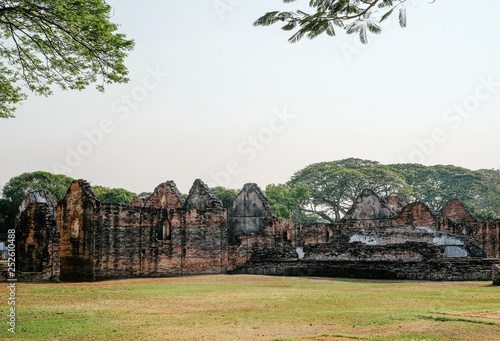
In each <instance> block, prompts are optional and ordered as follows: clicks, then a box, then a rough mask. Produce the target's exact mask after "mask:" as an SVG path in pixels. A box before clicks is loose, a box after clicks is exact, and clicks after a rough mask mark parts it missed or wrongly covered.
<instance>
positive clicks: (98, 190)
mask: <svg viewBox="0 0 500 341" xmlns="http://www.w3.org/2000/svg"><path fill="white" fill-rule="evenodd" d="M92 192H94V194H95V196H96V197H97V199H98V200H100V201H102V202H110V203H114V204H124V205H128V204H130V203H131V202H132V200H133V199H134V198H135V197H136V196H137V195H136V194H135V193H133V192H130V191H127V190H126V189H123V188H109V187H104V186H93V187H92Z"/></svg>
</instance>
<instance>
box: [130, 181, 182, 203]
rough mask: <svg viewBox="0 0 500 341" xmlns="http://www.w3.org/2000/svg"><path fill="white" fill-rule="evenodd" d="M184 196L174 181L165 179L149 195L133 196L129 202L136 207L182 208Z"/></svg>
mask: <svg viewBox="0 0 500 341" xmlns="http://www.w3.org/2000/svg"><path fill="white" fill-rule="evenodd" d="M184 201H185V200H184V198H183V197H182V194H181V192H179V190H178V189H177V186H176V185H175V182H173V181H166V182H164V183H161V184H159V185H158V186H156V188H155V189H154V191H153V194H151V195H150V196H149V197H135V198H134V199H133V200H132V202H131V203H130V205H131V206H136V207H155V208H170V209H174V208H182V207H183V206H184Z"/></svg>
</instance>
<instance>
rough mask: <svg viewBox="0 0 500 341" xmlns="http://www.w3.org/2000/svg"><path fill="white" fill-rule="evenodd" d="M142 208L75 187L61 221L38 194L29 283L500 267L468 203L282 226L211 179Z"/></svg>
mask: <svg viewBox="0 0 500 341" xmlns="http://www.w3.org/2000/svg"><path fill="white" fill-rule="evenodd" d="M134 202H135V203H134V204H133V205H119V204H110V203H102V202H99V201H98V200H97V199H96V198H95V196H94V194H93V193H92V191H91V189H90V186H89V185H88V183H86V182H85V181H83V180H78V181H75V182H73V184H72V185H71V186H70V188H69V189H68V192H67V194H66V197H65V198H64V199H63V200H62V201H61V202H60V203H59V204H58V206H57V216H56V213H55V209H54V205H55V203H54V202H53V201H51V200H49V199H44V198H43V195H38V196H36V195H31V197H28V198H27V199H26V202H25V204H24V207H23V212H22V213H21V216H20V219H19V225H18V229H17V235H18V240H19V246H18V247H19V250H21V252H22V256H23V260H22V261H21V263H19V264H20V266H21V267H22V268H23V269H24V270H25V273H26V276H25V277H24V278H25V279H29V278H32V279H33V280H50V279H57V276H59V277H60V278H61V280H67V281H82V280H95V279H108V278H125V277H157V276H179V275H196V274H218V273H228V272H229V273H234V272H239V273H261V274H280V275H284V274H286V275H314V276H347V277H365V278H401V279H403V278H404V279H429V280H445V279H447V280H465V279H476V280H479V279H491V278H492V277H491V276H492V264H493V263H492V262H496V263H500V262H499V261H498V260H495V259H493V260H492V259H491V258H500V247H499V239H500V228H499V227H500V221H496V222H479V221H472V220H473V219H472V218H471V216H470V215H468V211H467V210H466V209H464V206H463V205H462V204H461V202H459V201H458V202H457V201H452V202H451V203H449V204H448V205H447V206H445V208H444V209H443V210H441V213H440V215H439V217H438V218H436V217H435V216H434V215H433V214H432V212H431V211H430V210H429V209H428V208H427V207H426V206H425V205H423V204H421V203H413V204H410V205H407V206H405V207H404V208H403V209H402V210H401V212H400V214H399V215H397V216H396V215H395V212H397V210H396V209H394V207H395V205H394V203H396V202H398V200H396V199H390V200H389V204H388V203H387V201H386V200H385V199H383V198H381V197H380V196H378V195H376V194H374V193H373V192H372V191H369V190H366V191H363V193H362V194H361V195H360V196H359V197H358V199H357V200H356V202H355V204H354V205H353V207H352V208H351V210H349V212H348V215H347V216H346V217H345V219H342V220H339V221H337V222H335V223H334V224H326V223H316V224H294V223H292V222H290V221H287V220H284V219H281V218H277V217H276V215H275V214H274V212H272V210H271V208H270V205H269V202H268V200H267V198H266V197H265V196H264V194H263V192H262V191H261V190H260V189H259V188H258V186H257V185H255V184H247V185H245V187H244V188H243V190H242V191H241V193H240V194H239V195H238V196H237V198H236V200H235V203H234V206H233V208H232V209H230V210H226V209H224V208H222V203H221V202H220V200H218V199H217V198H216V197H215V196H214V195H213V193H212V192H211V191H210V190H209V188H208V187H207V186H206V185H205V184H204V183H203V182H202V181H201V180H196V181H195V182H194V184H193V187H192V188H191V190H190V192H189V195H188V198H187V200H186V201H183V199H182V197H181V196H180V193H178V191H177V189H176V188H175V184H173V182H166V183H164V184H161V185H159V186H158V187H157V188H156V189H155V191H154V192H153V194H152V195H151V196H149V197H148V198H142V199H136V200H135V201H134ZM469 213H470V212H469ZM462 218H463V219H465V221H461V220H460V219H462ZM485 256H487V257H489V258H490V259H486V258H484V257H485ZM59 259H60V261H59ZM40 260H42V261H41V262H40Z"/></svg>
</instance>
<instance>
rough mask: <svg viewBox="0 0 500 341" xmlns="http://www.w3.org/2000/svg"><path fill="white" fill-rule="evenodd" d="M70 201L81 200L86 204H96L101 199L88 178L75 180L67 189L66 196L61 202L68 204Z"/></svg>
mask: <svg viewBox="0 0 500 341" xmlns="http://www.w3.org/2000/svg"><path fill="white" fill-rule="evenodd" d="M69 201H72V202H74V201H80V202H82V203H85V204H90V205H92V206H95V205H96V203H97V202H99V200H97V197H96V196H95V194H94V192H93V191H92V188H91V187H90V184H89V183H88V182H87V181H86V180H82V179H79V180H75V181H73V182H72V183H71V185H70V186H69V188H68V190H67V191H66V196H65V197H64V198H63V199H62V200H61V202H60V203H59V204H61V203H63V204H67V203H68V202H69Z"/></svg>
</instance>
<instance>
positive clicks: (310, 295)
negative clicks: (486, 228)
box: [0, 275, 500, 341]
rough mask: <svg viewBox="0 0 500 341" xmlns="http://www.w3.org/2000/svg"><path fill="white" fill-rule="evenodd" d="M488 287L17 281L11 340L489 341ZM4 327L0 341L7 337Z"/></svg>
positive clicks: (491, 293)
mask: <svg viewBox="0 0 500 341" xmlns="http://www.w3.org/2000/svg"><path fill="white" fill-rule="evenodd" d="M488 284H489V283H483V282H461V283H429V282H403V281H401V282H397V281H363V280H337V279H328V278H297V277H268V276H243V275H241V276H240V275H235V276H224V275H221V276H195V277H179V278H163V279H133V280H117V281H106V282H96V283H51V284H24V283H19V285H18V290H17V292H16V294H17V301H16V304H17V311H16V312H17V325H16V330H17V334H16V339H25V340H106V341H113V340H217V341H219V340H266V341H269V340H275V341H278V340H280V341H285V340H289V341H296V340H329V339H331V340H339V339H342V338H344V339H359V340H374V341H378V340H439V341H441V340H481V341H484V340H495V339H494V338H490V339H488V337H489V335H493V336H494V335H500V325H499V324H500V292H499V290H498V288H495V287H492V286H489V285H488ZM6 314H7V307H6V305H2V306H0V315H1V316H5V315H6ZM468 314H469V315H468ZM458 315H462V316H458ZM483 315H484V316H486V318H483V317H481V318H478V317H477V316H483ZM5 326H6V324H4V327H3V328H0V338H2V337H9V336H11V335H10V333H8V331H7V328H6V327H5Z"/></svg>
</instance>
